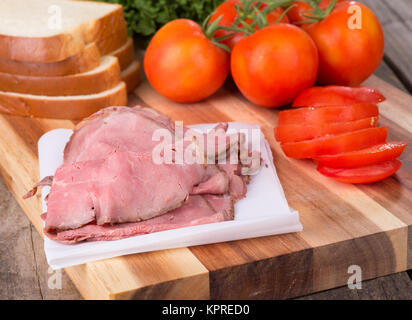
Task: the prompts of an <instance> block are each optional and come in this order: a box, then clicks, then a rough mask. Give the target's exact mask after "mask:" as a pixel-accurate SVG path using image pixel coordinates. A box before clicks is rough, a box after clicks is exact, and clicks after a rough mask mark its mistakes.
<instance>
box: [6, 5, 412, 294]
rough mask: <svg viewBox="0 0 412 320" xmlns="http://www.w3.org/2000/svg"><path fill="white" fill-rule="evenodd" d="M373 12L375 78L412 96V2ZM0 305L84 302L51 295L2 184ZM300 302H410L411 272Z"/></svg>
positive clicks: (64, 286)
mask: <svg viewBox="0 0 412 320" xmlns="http://www.w3.org/2000/svg"><path fill="white" fill-rule="evenodd" d="M362 2H364V3H366V4H367V5H368V6H369V7H370V8H373V10H374V11H375V13H376V15H377V16H378V18H379V20H380V21H381V23H382V26H383V28H384V31H385V41H386V47H385V57H384V61H383V62H382V64H381V66H380V67H379V69H378V70H377V71H376V74H377V75H378V76H379V77H381V78H382V79H385V80H386V81H388V82H389V83H391V84H392V85H394V86H396V87H398V88H400V89H401V90H404V91H405V92H408V93H410V94H412V1H411V0H396V1H393V0H362ZM0 221H1V222H2V223H1V224H0V299H81V296H80V294H79V293H78V292H77V290H76V288H75V287H74V285H73V284H72V283H71V281H70V280H69V278H68V277H67V275H66V274H65V273H64V272H63V273H62V274H61V289H50V288H49V282H50V281H51V280H53V276H56V275H55V274H54V273H49V267H48V265H47V262H46V258H45V255H44V251H43V240H42V238H41V237H40V235H39V234H38V232H37V231H36V230H35V229H34V227H33V226H32V225H31V223H30V222H29V220H28V218H27V217H26V215H25V214H24V213H23V211H22V210H21V208H20V207H19V206H18V204H17V202H16V200H15V199H14V198H13V196H12V195H11V194H10V192H9V191H8V189H7V187H6V186H5V185H4V183H3V182H2V181H1V180H0ZM299 299H307V300H311V299H411V300H412V271H409V274H408V273H407V272H402V273H398V274H394V275H390V276H386V277H381V278H378V279H374V280H369V281H364V282H363V283H362V289H360V290H357V289H355V290H349V289H348V288H347V287H342V288H337V289H333V290H328V291H324V292H320V293H316V294H312V295H309V296H305V297H301V298H299Z"/></svg>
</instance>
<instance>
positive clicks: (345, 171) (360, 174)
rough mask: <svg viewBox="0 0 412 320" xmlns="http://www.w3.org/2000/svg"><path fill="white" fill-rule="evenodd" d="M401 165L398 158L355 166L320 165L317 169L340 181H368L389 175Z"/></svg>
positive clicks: (374, 180) (381, 178)
mask: <svg viewBox="0 0 412 320" xmlns="http://www.w3.org/2000/svg"><path fill="white" fill-rule="evenodd" d="M401 165H402V162H400V161H399V160H391V161H384V162H380V163H377V164H372V165H368V166H362V167H356V168H330V167H325V166H321V165H320V166H318V167H317V170H318V171H319V172H320V173H321V174H323V175H324V176H327V177H329V178H332V179H335V180H339V181H341V182H346V183H370V182H376V181H380V180H383V179H386V178H388V177H390V176H391V175H393V174H394V173H395V172H396V171H398V170H399V168H400V167H401Z"/></svg>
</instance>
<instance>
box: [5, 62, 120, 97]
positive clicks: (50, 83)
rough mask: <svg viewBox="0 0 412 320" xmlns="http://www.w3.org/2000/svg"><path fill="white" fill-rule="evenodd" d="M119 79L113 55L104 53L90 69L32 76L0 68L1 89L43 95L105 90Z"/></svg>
mask: <svg viewBox="0 0 412 320" xmlns="http://www.w3.org/2000/svg"><path fill="white" fill-rule="evenodd" d="M119 82H120V67H119V62H118V60H117V58H116V57H112V56H104V57H102V59H101V64H100V65H99V66H98V67H96V68H94V69H93V70H91V71H87V72H84V73H77V74H73V75H68V76H61V77H60V76H58V77H35V76H23V75H14V74H10V73H3V72H0V91H8V92H16V93H27V94H34V95H43V96H72V95H85V94H93V93H98V92H101V91H105V90H108V89H111V88H113V87H115V86H116V85H117V84H118V83H119Z"/></svg>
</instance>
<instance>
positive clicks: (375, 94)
mask: <svg viewBox="0 0 412 320" xmlns="http://www.w3.org/2000/svg"><path fill="white" fill-rule="evenodd" d="M382 101H385V97H384V96H383V94H382V93H380V92H379V91H378V90H376V89H373V88H369V87H354V88H351V87H345V86H326V87H313V88H309V89H306V90H303V91H302V92H301V93H300V94H299V95H298V96H297V97H296V98H295V100H294V101H293V106H294V107H320V106H322V107H323V106H339V105H351V104H356V103H373V104H377V103H379V102H382Z"/></svg>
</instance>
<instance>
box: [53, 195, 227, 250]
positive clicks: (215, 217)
mask: <svg viewBox="0 0 412 320" xmlns="http://www.w3.org/2000/svg"><path fill="white" fill-rule="evenodd" d="M233 217H234V208H233V202H232V200H231V198H230V197H229V196H225V195H223V196H210V195H208V196H191V197H190V198H189V199H188V201H187V202H186V203H185V204H184V205H182V206H181V207H179V208H177V209H175V210H172V211H170V212H168V213H166V214H164V215H161V216H158V217H156V218H153V219H150V220H146V221H141V222H135V223H122V224H117V225H104V226H100V225H96V224H88V225H85V226H83V227H80V228H77V229H73V230H65V231H59V232H56V233H47V232H46V236H48V237H49V238H51V239H53V240H56V241H59V242H63V243H68V244H71V243H76V242H80V241H102V240H118V239H123V238H126V237H132V236H137V235H141V234H147V233H153V232H159V231H166V230H171V229H177V228H183V227H191V226H196V225H201V224H207V223H213V222H222V221H226V220H233Z"/></svg>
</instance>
